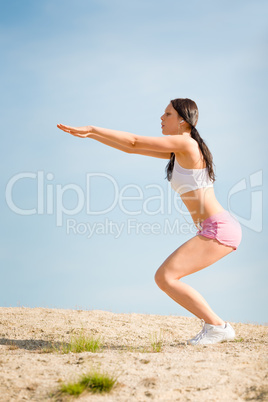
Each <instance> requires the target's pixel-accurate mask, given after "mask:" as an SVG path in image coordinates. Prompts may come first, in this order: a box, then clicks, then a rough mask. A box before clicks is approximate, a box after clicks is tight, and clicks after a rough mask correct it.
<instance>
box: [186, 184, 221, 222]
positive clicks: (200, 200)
mask: <svg viewBox="0 0 268 402" xmlns="http://www.w3.org/2000/svg"><path fill="white" fill-rule="evenodd" d="M181 200H182V201H183V203H184V205H185V206H186V208H187V209H188V211H189V213H190V214H191V217H192V219H193V222H194V224H195V225H196V227H197V228H198V229H199V226H198V225H199V224H200V223H201V222H203V221H204V220H205V219H207V218H209V217H210V216H212V215H214V214H217V213H218V212H221V211H224V208H223V206H222V205H221V204H220V203H219V202H218V200H217V199H216V196H215V193H214V189H213V187H207V188H199V189H197V190H192V191H189V192H187V193H184V194H182V195H181Z"/></svg>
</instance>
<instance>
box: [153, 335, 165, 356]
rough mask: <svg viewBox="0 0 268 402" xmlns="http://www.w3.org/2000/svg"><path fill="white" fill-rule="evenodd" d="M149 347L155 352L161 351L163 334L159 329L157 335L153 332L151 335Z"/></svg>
mask: <svg viewBox="0 0 268 402" xmlns="http://www.w3.org/2000/svg"><path fill="white" fill-rule="evenodd" d="M151 347H152V351H153V352H155V353H159V352H162V349H163V334H162V332H161V331H160V333H159V335H158V334H157V333H154V334H153V335H151Z"/></svg>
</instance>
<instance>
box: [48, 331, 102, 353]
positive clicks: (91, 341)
mask: <svg viewBox="0 0 268 402" xmlns="http://www.w3.org/2000/svg"><path fill="white" fill-rule="evenodd" d="M101 347H102V343H101V340H100V338H95V337H94V336H92V335H85V334H84V333H83V332H81V333H80V334H79V335H73V336H72V337H71V341H70V343H69V344H66V343H64V342H62V343H61V344H60V346H59V347H57V348H56V347H55V348H54V349H55V350H57V351H60V352H61V353H69V352H73V353H82V352H93V353H96V352H98V351H99V350H100V349H101Z"/></svg>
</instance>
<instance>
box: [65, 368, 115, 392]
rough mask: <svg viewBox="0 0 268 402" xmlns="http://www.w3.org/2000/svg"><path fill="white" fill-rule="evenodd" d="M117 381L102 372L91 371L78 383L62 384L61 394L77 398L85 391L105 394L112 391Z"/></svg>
mask: <svg viewBox="0 0 268 402" xmlns="http://www.w3.org/2000/svg"><path fill="white" fill-rule="evenodd" d="M116 381H117V379H116V378H115V377H114V376H110V375H108V374H107V373H104V372H98V371H96V370H95V371H92V372H90V373H88V374H83V375H82V377H81V378H80V380H79V381H77V382H70V383H67V384H62V385H61V388H60V392H61V393H67V394H69V395H74V396H78V395H80V394H81V393H82V392H84V391H85V390H87V391H89V392H92V393H105V392H106V393H107V392H110V391H111V390H112V388H113V387H114V385H115V383H116Z"/></svg>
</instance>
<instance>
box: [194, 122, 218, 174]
mask: <svg viewBox="0 0 268 402" xmlns="http://www.w3.org/2000/svg"><path fill="white" fill-rule="evenodd" d="M191 137H192V138H193V139H194V140H196V141H197V143H198V145H199V148H200V150H201V152H202V154H203V157H204V159H205V162H206V167H207V170H208V175H209V177H210V179H211V180H212V181H215V180H216V178H215V173H214V170H213V157H212V154H211V152H210V150H209V149H208V147H207V144H206V143H205V141H204V140H203V138H202V137H200V134H199V132H198V131H197V129H196V128H195V127H194V126H192V128H191Z"/></svg>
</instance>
